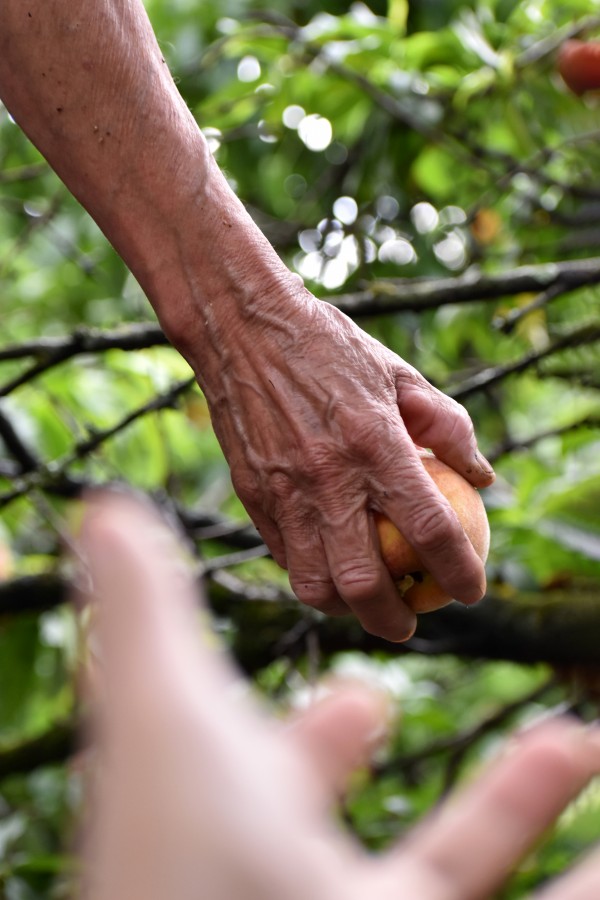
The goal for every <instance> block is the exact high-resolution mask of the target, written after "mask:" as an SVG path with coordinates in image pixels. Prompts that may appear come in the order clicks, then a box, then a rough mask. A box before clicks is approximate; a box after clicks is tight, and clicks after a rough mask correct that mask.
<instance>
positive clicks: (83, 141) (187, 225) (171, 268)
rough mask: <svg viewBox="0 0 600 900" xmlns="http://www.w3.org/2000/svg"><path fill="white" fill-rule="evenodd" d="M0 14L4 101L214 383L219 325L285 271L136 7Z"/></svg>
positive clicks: (277, 286) (78, 1)
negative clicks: (229, 182)
mask: <svg viewBox="0 0 600 900" xmlns="http://www.w3.org/2000/svg"><path fill="white" fill-rule="evenodd" d="M1 9H2V13H3V15H2V31H1V33H0V95H1V96H2V99H3V101H4V102H5V104H6V106H7V107H8V109H9V110H10V112H11V113H12V115H13V116H14V118H15V119H16V120H17V122H18V123H19V124H20V125H21V126H22V128H23V129H24V131H25V132H26V133H27V134H28V135H29V137H30V138H31V140H32V141H33V143H34V144H35V145H36V146H37V147H38V148H39V150H40V151H41V152H42V153H43V155H44V156H45V157H46V158H47V159H48V161H49V162H50V164H51V165H52V167H53V168H54V169H55V170H56V172H57V173H58V175H59V176H60V177H61V178H62V179H63V181H64V182H65V184H66V185H67V186H68V187H69V189H70V190H71V191H72V192H73V194H74V195H75V196H76V197H77V198H78V200H79V201H80V202H81V203H82V205H83V206H84V207H85V208H86V209H87V210H88V211H89V212H90V214H91V215H92V216H93V218H94V219H95V220H96V222H97V223H98V224H99V226H100V227H101V228H102V230H103V231H104V233H105V234H106V235H107V237H108V238H109V240H110V241H111V242H112V244H113V245H114V246H115V248H116V249H117V251H118V252H119V254H120V255H121V256H122V257H123V259H124V260H125V262H126V263H127V265H128V266H129V268H130V269H131V271H132V272H133V273H134V275H135V276H136V277H137V279H138V281H139V282H140V284H141V285H142V287H143V289H144V291H145V292H146V294H147V296H148V297H149V299H150V301H151V302H152V304H153V306H154V308H155V309H156V312H157V315H158V317H159V319H160V321H161V323H162V324H163V327H164V328H165V331H166V332H167V334H168V335H169V337H171V339H172V340H173V341H174V343H176V344H178V345H180V349H182V350H183V352H185V353H186V355H188V356H190V354H191V353H192V352H193V348H192V346H191V345H192V344H194V345H196V344H202V343H205V346H204V347H203V348H202V351H203V352H202V355H203V357H204V363H205V367H206V369H207V377H210V375H209V374H208V373H209V372H210V369H211V361H210V357H211V354H210V345H211V344H214V345H219V346H220V347H221V349H223V339H224V333H221V332H225V330H226V328H225V323H227V328H228V329H230V330H231V328H232V324H233V323H234V322H235V321H236V320H238V319H239V320H240V321H241V320H243V318H244V317H245V316H247V315H250V314H252V313H253V312H255V306H256V304H265V305H266V306H268V303H269V296H270V295H272V296H276V295H278V294H280V293H281V292H282V291H283V290H284V289H285V287H287V288H288V289H289V283H290V279H291V277H292V276H291V275H290V273H289V272H288V270H287V269H286V268H285V267H284V266H283V265H282V264H281V263H280V261H279V259H278V258H277V256H276V254H275V252H274V251H273V249H272V248H271V247H270V245H269V244H268V242H267V241H266V240H265V239H264V237H263V236H262V235H261V233H260V232H259V230H258V229H257V228H256V226H255V225H254V223H253V222H252V220H251V219H250V217H249V216H248V215H247V213H246V212H245V210H244V208H243V206H242V204H241V203H240V202H239V201H238V199H237V198H236V197H235V196H234V194H233V192H232V191H231V190H230V189H229V187H228V185H227V182H226V180H225V179H224V177H223V176H222V174H221V172H220V171H219V169H218V167H217V165H216V164H215V162H214V160H213V158H212V155H211V153H210V151H209V150H208V147H207V144H206V141H205V140H204V137H203V135H202V133H201V132H200V130H199V128H198V127H197V125H196V123H195V122H194V120H193V118H192V116H191V114H190V112H189V110H188V109H187V107H186V105H185V103H184V102H183V100H182V98H181V96H180V94H179V92H178V91H177V88H176V87H175V84H174V82H173V80H172V78H171V75H170V73H169V71H168V68H167V66H166V64H165V61H164V59H163V57H162V54H161V51H160V48H159V46H158V44H157V41H156V39H155V36H154V34H153V31H152V27H151V25H150V23H149V21H148V18H147V16H146V13H145V10H144V8H143V6H142V3H141V2H140V0H31V2H29V3H27V4H24V3H23V2H22V0H4V2H2V5H1ZM221 322H222V323H223V327H222V328H221ZM205 339H208V341H207V342H206V341H205ZM188 345H190V346H188ZM197 349H198V350H199V351H200V347H198V348H197ZM195 363H196V364H195V367H196V368H197V369H201V368H202V366H198V364H197V361H195ZM198 374H199V376H200V377H201V379H202V374H203V373H202V371H199V372H198Z"/></svg>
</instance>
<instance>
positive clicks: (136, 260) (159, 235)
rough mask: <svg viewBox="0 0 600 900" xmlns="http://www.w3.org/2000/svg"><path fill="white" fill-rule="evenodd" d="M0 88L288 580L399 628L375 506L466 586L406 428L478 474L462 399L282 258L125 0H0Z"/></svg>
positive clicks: (453, 524) (327, 603) (464, 549)
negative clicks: (173, 374)
mask: <svg viewBox="0 0 600 900" xmlns="http://www.w3.org/2000/svg"><path fill="white" fill-rule="evenodd" d="M0 96H1V97H2V100H3V102H4V103H5V105H6V107H7V109H9V110H10V111H11V113H12V115H13V116H14V118H15V120H16V121H17V122H18V123H19V124H20V125H21V127H22V128H23V129H24V131H25V132H26V133H27V135H28V136H29V137H30V138H31V140H32V141H33V143H34V144H35V145H36V146H37V147H38V149H39V150H40V152H41V153H42V154H43V155H44V156H45V157H46V159H47V160H48V161H49V163H50V165H52V166H53V168H54V169H55V171H56V172H57V174H58V175H59V176H60V177H61V178H62V179H63V181H64V182H65V184H66V185H67V187H68V188H69V189H70V190H71V191H72V193H73V194H74V196H75V197H77V199H78V200H79V202H80V203H81V204H82V205H83V206H84V207H85V209H87V210H88V212H89V213H90V215H91V216H92V217H93V218H94V220H95V221H96V222H97V223H98V225H99V227H100V228H101V229H102V230H103V231H104V233H105V235H106V236H107V238H108V239H109V240H110V241H111V242H112V244H113V246H114V247H115V248H116V250H117V251H118V252H119V254H120V255H121V257H122V258H123V260H124V261H125V263H126V264H127V266H128V267H129V268H130V270H131V272H132V273H133V274H134V275H135V277H136V278H137V280H138V281H139V283H140V285H141V286H142V288H143V290H144V291H145V293H146V295H147V296H148V298H149V300H150V302H151V303H152V305H153V307H154V309H155V311H156V314H157V316H158V318H159V320H160V322H161V324H162V326H163V328H164V330H165V333H166V334H167V335H168V337H169V338H170V340H171V341H172V343H173V345H174V346H175V347H176V348H177V349H178V350H179V351H180V352H181V353H182V354H183V355H184V356H185V358H186V359H187V360H188V361H189V363H190V365H191V366H192V368H193V369H194V371H195V373H196V375H197V377H198V381H199V383H200V385H201V386H202V388H203V389H204V391H205V393H206V397H207V400H208V403H209V406H210V410H211V415H212V419H213V422H214V426H215V429H216V431H217V434H218V436H219V439H220V441H221V444H222V446H223V449H224V452H225V456H226V458H227V460H228V462H229V464H230V466H231V470H232V477H233V482H234V485H235V487H236V490H237V491H238V493H239V495H240V497H241V499H242V501H243V503H244V504H245V506H246V508H247V509H248V511H249V513H250V515H251V516H252V518H253V520H254V522H255V523H256V525H257V527H258V528H259V529H260V532H261V534H262V535H263V537H264V539H265V541H266V543H267V545H268V546H269V548H270V550H271V551H272V553H273V555H274V557H275V558H276V559H277V560H278V561H279V562H280V563H281V564H282V565H285V566H286V567H287V568H288V570H289V574H290V579H291V583H292V586H293V588H294V590H295V591H296V593H297V594H298V596H299V597H300V599H301V600H303V601H304V602H305V603H308V604H310V605H311V606H314V607H316V608H317V609H320V610H323V611H325V612H329V613H334V614H340V613H344V612H348V611H352V612H354V613H355V614H356V615H357V616H358V618H359V619H360V621H361V622H362V624H363V625H364V627H365V628H366V629H368V630H369V631H372V632H375V633H376V634H379V635H382V636H384V637H387V638H389V639H390V640H396V641H399V640H404V639H406V638H407V637H409V636H410V634H411V633H412V632H413V630H414V627H415V618H414V615H413V613H412V612H411V611H410V610H409V609H408V608H407V607H406V606H405V605H404V604H403V603H402V602H401V601H400V600H399V598H398V597H397V595H396V592H395V590H394V587H393V585H392V582H391V579H390V576H389V574H388V573H387V571H386V569H385V567H384V565H383V562H382V560H381V555H380V553H379V549H378V547H377V542H376V538H375V531H374V525H373V521H372V517H371V515H370V512H371V511H372V510H381V511H383V512H385V513H386V514H387V515H388V517H389V518H390V519H391V520H392V521H393V522H394V523H395V524H396V525H397V526H398V527H399V528H400V530H401V531H402V532H403V534H404V535H405V537H406V538H407V540H408V541H409V542H410V543H411V544H412V545H413V546H414V547H415V549H417V551H418V554H419V557H420V558H421V559H423V561H424V562H425V563H426V564H427V568H428V569H429V571H431V572H432V574H433V575H434V576H435V578H436V581H438V582H439V584H440V585H442V587H443V588H444V589H445V590H446V591H447V592H448V593H449V594H450V595H451V596H453V597H455V598H456V599H458V600H461V601H463V602H465V603H472V602H474V601H476V600H478V599H479V598H480V597H481V596H482V595H483V593H484V590H485V576H484V570H483V566H482V564H481V562H480V561H479V559H478V558H477V556H476V554H475V553H474V551H473V549H472V547H471V545H470V543H469V542H468V541H467V539H466V538H465V535H464V533H463V531H462V529H461V528H460V527H459V525H458V522H457V520H456V517H455V516H454V514H453V513H452V512H451V510H450V508H449V506H448V504H447V502H446V501H445V500H444V499H443V498H442V496H441V495H440V494H439V492H438V491H437V490H436V489H435V487H434V486H433V484H432V483H431V481H430V480H429V479H428V478H427V476H426V475H425V473H424V472H423V469H422V466H420V465H419V463H418V460H417V456H416V453H415V449H414V446H413V441H414V442H416V443H418V444H422V445H424V446H425V447H428V448H431V449H433V450H434V451H435V452H436V453H437V454H438V455H439V456H440V458H441V459H443V460H444V461H445V462H447V463H448V464H449V465H450V466H453V467H454V468H456V469H457V471H459V472H460V473H461V474H463V475H465V477H467V478H468V479H469V480H470V481H471V482H472V483H473V484H474V485H476V486H477V487H483V486H484V485H486V484H489V483H490V482H491V480H492V478H493V475H492V472H491V470H490V468H489V466H487V465H486V464H485V462H484V461H482V460H481V458H480V457H478V456H477V454H476V445H475V439H474V436H473V428H472V425H471V422H470V420H469V418H468V416H467V414H466V412H465V411H464V409H462V408H461V407H460V406H458V405H457V404H456V403H453V402H452V401H451V400H449V399H448V398H445V397H443V396H442V395H441V394H440V393H439V392H438V391H436V390H434V389H433V388H432V387H431V386H430V385H429V384H427V382H426V381H425V380H424V379H423V378H422V377H421V376H420V375H419V374H418V373H417V372H416V371H415V370H414V369H413V368H411V367H410V366H409V365H407V364H406V363H405V362H403V361H402V360H401V359H399V358H398V357H397V356H395V355H393V354H392V353H390V352H389V351H387V350H386V349H385V348H384V347H383V346H381V345H380V344H379V343H377V342H376V341H374V340H372V339H371V338H370V337H368V336H367V335H366V334H365V333H364V332H363V331H361V330H360V329H359V328H358V327H357V326H356V325H354V324H352V322H351V321H350V320H349V319H347V318H346V317H345V316H343V315H342V314H341V313H340V312H338V311H337V310H335V309H334V308H333V307H332V306H330V305H329V304H327V303H323V302H319V301H318V300H316V299H315V298H314V297H312V296H311V295H310V294H309V293H308V292H307V291H306V290H304V288H303V287H302V284H301V282H300V279H299V277H298V276H297V275H293V274H292V273H290V271H289V270H288V269H287V268H286V267H285V265H283V263H282V261H281V260H280V259H279V257H278V256H277V254H276V253H275V251H274V249H273V248H272V247H271V246H270V244H269V243H268V241H267V240H266V239H265V237H264V236H263V234H262V233H261V232H260V231H259V229H258V228H257V226H256V225H255V223H254V222H253V221H252V219H251V218H250V216H249V215H248V213H247V212H246V210H245V209H244V207H243V205H242V203H241V202H240V201H239V199H238V198H237V197H236V196H235V195H234V193H233V192H232V190H231V189H230V187H229V185H228V183H227V181H226V179H225V178H224V177H223V174H222V173H221V171H220V170H219V168H218V166H217V164H216V162H215V160H214V158H213V157H212V155H211V153H210V151H209V149H208V146H207V143H206V140H205V139H204V136H203V135H202V133H201V131H200V129H199V128H198V125H197V123H196V122H195V121H194V120H193V118H192V116H191V113H190V111H189V109H188V108H187V106H186V104H185V102H184V101H183V99H182V98H181V96H180V94H179V93H178V91H177V88H176V86H175V84H174V82H173V79H172V78H171V75H170V73H169V71H168V69H167V66H166V64H165V60H164V58H163V55H162V52H161V49H160V46H159V44H158V42H157V40H156V37H155V35H154V33H153V31H152V27H151V25H150V22H149V20H148V17H147V15H146V12H145V10H144V6H143V4H142V2H141V0H128V2H127V3H124V2H123V0H95V2H94V3H90V2H87V0H31V2H30V3H29V4H28V5H27V10H25V9H24V6H23V3H22V0H4V2H3V5H2V29H0ZM198 465H202V460H201V459H199V460H198Z"/></svg>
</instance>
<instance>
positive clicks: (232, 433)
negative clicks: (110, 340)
mask: <svg viewBox="0 0 600 900" xmlns="http://www.w3.org/2000/svg"><path fill="white" fill-rule="evenodd" d="M292 284H293V280H292ZM290 293H291V294H292V296H289V297H288V298H286V303H283V302H281V303H278V302H276V301H275V302H273V301H271V302H270V303H268V304H267V301H266V300H263V301H262V304H261V305H260V306H259V305H258V304H257V308H256V311H255V313H254V315H253V316H252V317H251V318H248V319H246V320H245V322H244V327H243V328H239V329H237V330H236V332H235V334H234V335H233V336H232V337H233V340H232V339H230V340H229V351H228V356H227V364H226V365H225V366H223V368H222V370H220V371H219V375H218V377H213V378H212V379H211V380H209V381H208V382H207V381H206V378H205V379H204V381H203V382H202V381H201V383H202V384H203V388H204V390H205V393H206V396H207V399H208V402H209V406H210V407H211V410H212V414H213V423H214V427H215V431H216V433H217V435H218V437H219V440H220V442H221V445H222V447H223V450H224V452H225V456H226V457H227V459H228V462H229V464H230V466H231V472H232V478H233V483H234V486H235V488H236V491H237V493H238V495H239V496H240V498H241V500H242V502H243V503H244V505H245V507H246V509H247V510H248V512H249V514H250V516H251V517H252V519H253V521H254V523H255V525H256V526H257V528H258V529H259V531H260V533H261V535H262V537H263V539H264V540H265V542H266V543H267V545H268V547H269V549H270V550H271V552H272V553H273V556H274V557H275V559H276V560H277V561H278V562H279V563H280V564H281V565H282V566H284V567H285V568H287V569H288V570H289V575H290V581H291V584H292V588H293V589H294V591H295V593H296V595H297V596H298V597H299V598H300V600H302V601H303V602H304V603H307V604H309V605H311V606H314V607H316V608H317V609H319V610H321V611H322V612H325V613H329V614H345V613H346V614H347V613H349V612H350V611H352V612H354V613H355V614H356V615H357V617H358V618H359V619H360V621H361V623H362V625H363V626H364V628H365V629H366V630H367V631H371V632H373V633H375V634H379V635H382V636H383V637H387V638H389V639H390V640H396V641H398V640H404V639H406V638H408V637H410V635H411V634H412V633H413V631H414V628H415V615H414V613H413V612H412V610H411V609H410V608H409V607H408V606H407V605H406V604H404V603H403V602H402V601H401V600H400V598H399V595H398V592H397V590H396V589H395V587H394V584H393V582H392V579H391V577H390V574H389V572H388V570H387V569H386V567H385V565H384V563H383V561H382V558H381V553H380V550H379V544H378V541H377V535H376V532H375V527H374V523H373V518H372V512H373V511H374V510H378V511H380V512H383V513H385V514H386V515H387V516H388V518H390V519H391V520H392V521H393V522H394V523H395V524H396V525H397V526H398V528H399V529H400V530H401V531H402V533H403V534H404V536H405V537H406V538H407V540H408V541H409V542H410V543H411V544H412V545H413V547H414V548H415V549H416V551H417V553H418V555H419V557H420V558H421V559H422V560H423V562H424V565H425V567H426V568H427V569H428V570H429V571H430V572H431V573H432V574H433V575H434V577H435V579H436V581H437V582H438V583H439V584H440V585H441V586H442V587H443V588H444V589H445V590H446V591H447V593H448V594H450V595H451V596H453V597H455V598H457V599H458V600H461V601H463V602H465V603H472V602H475V601H477V600H479V599H480V598H481V597H482V596H483V594H484V592H485V572H484V567H483V564H482V562H481V560H480V559H479V557H478V556H477V554H476V553H475V551H474V549H473V547H472V545H471V543H470V541H469V540H468V539H467V538H466V536H465V534H464V532H463V530H462V527H461V526H460V524H459V522H458V519H457V517H456V515H455V513H454V512H453V510H452V508H451V507H450V504H449V503H448V501H447V500H446V499H445V498H444V497H443V495H442V494H441V493H440V491H439V490H438V489H437V487H436V486H435V484H434V483H433V481H432V479H431V478H430V477H429V475H428V474H427V472H426V471H425V469H424V467H423V465H422V464H421V462H420V460H419V457H418V454H417V449H416V446H415V445H421V446H424V447H428V448H431V449H432V450H433V451H434V452H435V454H436V455H437V456H438V457H439V458H440V459H441V460H443V461H444V462H446V463H447V464H448V465H449V466H451V467H452V468H454V469H456V470H457V471H458V472H460V473H461V474H462V475H464V477H465V478H467V479H468V480H469V481H470V482H471V483H472V484H474V485H475V486H476V487H483V486H485V485H487V484H489V483H490V482H491V481H492V480H493V473H492V470H491V468H490V467H489V465H488V464H487V463H486V461H485V460H484V459H483V458H482V457H481V456H480V455H479V454H478V452H477V444H476V441H475V436H474V433H473V426H472V424H471V421H470V419H469V417H468V415H467V413H466V411H465V410H464V408H463V407H461V406H460V405H459V404H458V403H456V402H455V401H453V400H451V399H450V398H449V397H446V396H444V395H443V394H442V393H440V391H438V390H436V389H435V388H433V387H432V386H431V385H430V384H429V383H428V382H427V381H426V380H425V379H424V378H423V377H422V376H421V375H420V374H419V373H418V372H417V371H416V370H415V369H414V368H413V367H412V366H410V365H408V364H407V363H405V362H404V361H403V360H402V359H400V358H399V357H398V356H396V355H395V354H394V353H392V352H390V351H389V350H387V349H386V348H385V347H383V346H382V345H381V344H380V343H378V342H377V341H375V340H374V339H372V338H371V337H369V335H367V334H366V333H365V332H364V331H362V330H361V329H360V328H358V327H357V326H356V325H355V324H354V323H353V322H352V321H351V320H350V319H348V318H347V317H346V316H344V315H342V314H341V313H340V312H339V311H338V310H336V309H335V308H334V307H332V306H331V305H329V304H327V303H323V302H319V301H318V300H316V299H315V298H314V297H312V296H311V295H310V294H309V293H308V292H307V291H304V289H303V288H301V287H297V289H296V290H295V291H293V288H292V287H290ZM234 343H235V346H233V345H234ZM190 358H191V359H192V362H193V358H192V357H191V356H190ZM199 377H200V373H199Z"/></svg>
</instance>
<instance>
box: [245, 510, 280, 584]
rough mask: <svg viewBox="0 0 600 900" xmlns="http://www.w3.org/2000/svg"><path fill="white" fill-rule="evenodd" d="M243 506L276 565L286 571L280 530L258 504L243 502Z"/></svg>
mask: <svg viewBox="0 0 600 900" xmlns="http://www.w3.org/2000/svg"><path fill="white" fill-rule="evenodd" d="M244 506H245V508H246V512H247V513H248V515H249V516H250V518H251V519H252V522H253V524H254V527H255V528H256V530H257V531H258V533H259V534H260V536H261V538H262V539H263V541H264V542H265V544H266V545H267V547H268V548H269V552H270V554H271V556H272V557H273V559H274V560H275V562H276V563H277V565H278V566H281V568H282V569H287V568H288V561H287V554H286V550H285V543H284V540H283V537H282V535H281V531H280V529H279V528H278V527H277V525H276V524H275V522H274V521H273V519H271V517H270V516H268V515H267V514H266V513H265V512H264V511H263V509H261V507H260V506H258V504H255V503H250V502H245V503H244Z"/></svg>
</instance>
